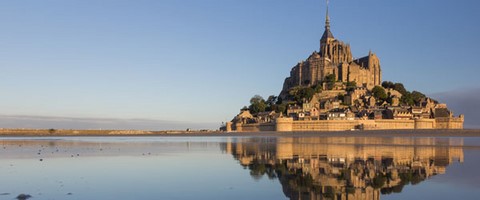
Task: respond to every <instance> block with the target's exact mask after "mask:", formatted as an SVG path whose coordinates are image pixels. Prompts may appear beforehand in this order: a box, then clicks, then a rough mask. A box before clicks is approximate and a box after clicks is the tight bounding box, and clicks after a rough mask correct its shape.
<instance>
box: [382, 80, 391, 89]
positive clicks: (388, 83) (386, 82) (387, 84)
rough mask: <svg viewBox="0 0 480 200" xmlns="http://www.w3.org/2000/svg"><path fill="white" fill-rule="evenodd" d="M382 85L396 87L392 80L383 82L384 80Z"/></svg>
mask: <svg viewBox="0 0 480 200" xmlns="http://www.w3.org/2000/svg"><path fill="white" fill-rule="evenodd" d="M382 87H384V88H393V87H394V84H393V82H391V81H383V82H382Z"/></svg>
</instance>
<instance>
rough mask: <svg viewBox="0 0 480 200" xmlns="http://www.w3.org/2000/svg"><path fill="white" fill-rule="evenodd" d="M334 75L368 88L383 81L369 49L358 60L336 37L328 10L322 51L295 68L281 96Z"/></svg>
mask: <svg viewBox="0 0 480 200" xmlns="http://www.w3.org/2000/svg"><path fill="white" fill-rule="evenodd" d="M330 74H332V75H334V77H335V80H337V81H342V82H355V83H356V85H357V87H366V88H367V89H372V88H373V87H374V86H376V85H380V84H381V82H382V70H381V68H380V60H379V59H378V57H377V56H376V55H375V54H374V53H372V52H369V53H368V55H367V56H365V57H362V58H359V59H354V58H353V57H352V52H351V51H350V45H349V44H345V43H343V42H342V41H340V40H337V39H335V37H333V34H332V32H331V31H330V18H329V16H328V10H327V15H326V20H325V32H324V33H323V36H322V38H321V39H320V51H319V52H317V51H315V52H313V53H312V55H310V56H309V57H308V58H307V60H305V61H302V62H300V63H298V64H297V65H295V66H294V67H293V68H292V70H291V71H290V77H288V78H286V79H285V82H284V84H283V89H282V92H281V94H280V96H281V97H285V96H286V95H287V93H288V91H289V90H290V89H291V88H293V87H296V86H314V85H317V84H320V83H322V82H323V81H324V80H325V78H326V77H327V76H328V75H330Z"/></svg>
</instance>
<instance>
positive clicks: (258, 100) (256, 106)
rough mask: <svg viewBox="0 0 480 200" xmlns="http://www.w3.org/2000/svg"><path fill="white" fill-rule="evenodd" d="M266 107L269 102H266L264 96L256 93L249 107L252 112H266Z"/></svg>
mask: <svg viewBox="0 0 480 200" xmlns="http://www.w3.org/2000/svg"><path fill="white" fill-rule="evenodd" d="M266 108H267V103H266V102H265V99H263V97H262V96H260V95H255V96H253V97H252V98H251V99H250V106H249V107H248V109H249V110H250V112H251V113H252V114H257V113H259V112H265V109H266Z"/></svg>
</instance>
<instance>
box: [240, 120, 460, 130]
mask: <svg viewBox="0 0 480 200" xmlns="http://www.w3.org/2000/svg"><path fill="white" fill-rule="evenodd" d="M353 129H364V130H399V129H463V118H461V117H459V118H445V119H415V120H413V119H405V120H393V119H379V120H305V121H303V120H298V121H297V120H293V118H278V119H276V122H273V123H260V124H258V123H257V124H236V125H235V128H234V130H235V131H237V132H258V131H279V132H290V131H346V130H353Z"/></svg>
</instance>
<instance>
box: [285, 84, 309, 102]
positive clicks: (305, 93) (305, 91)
mask: <svg viewBox="0 0 480 200" xmlns="http://www.w3.org/2000/svg"><path fill="white" fill-rule="evenodd" d="M288 94H289V95H290V96H291V97H292V99H293V100H294V101H296V102H297V103H299V104H301V103H302V102H303V100H304V99H305V100H307V101H310V100H311V99H312V97H313V95H315V89H314V88H312V87H302V86H297V87H294V88H292V89H291V90H290V91H288Z"/></svg>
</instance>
